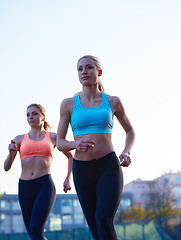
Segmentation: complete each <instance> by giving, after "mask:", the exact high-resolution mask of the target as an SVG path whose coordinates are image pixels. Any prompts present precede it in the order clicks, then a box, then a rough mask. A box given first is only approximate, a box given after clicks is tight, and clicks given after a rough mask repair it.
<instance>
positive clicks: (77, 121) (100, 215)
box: [57, 55, 135, 240]
mask: <svg viewBox="0 0 181 240" xmlns="http://www.w3.org/2000/svg"><path fill="white" fill-rule="evenodd" d="M77 70H78V76H79V81H80V83H81V84H82V91H81V92H80V93H79V94H77V95H75V96H74V97H71V98H67V99H64V100H63V102H62V103H61V107H60V122H59V125H58V134H57V148H58V149H59V150H62V151H70V150H73V149H75V155H74V159H73V179H74V184H75V188H76V191H77V195H78V198H79V201H80V204H81V206H82V209H83V212H84V215H85V217H86V220H87V223H88V225H89V228H90V230H91V233H92V235H93V238H94V239H96V240H116V239H117V236H116V232H115V229H114V217H115V213H116V211H117V208H118V205H119V203H120V198H121V193H122V187H123V175H122V169H121V167H128V166H129V165H130V163H131V158H130V151H131V148H132V146H133V143H134V137H135V134H134V130H133V127H132V125H131V123H130V121H129V119H128V117H127V116H126V114H125V111H124V107H123V105H122V103H121V101H120V99H119V98H118V97H115V96H110V95H107V94H106V93H104V88H103V86H102V84H101V82H100V80H99V77H100V76H101V75H102V68H101V65H100V62H99V60H98V59H97V58H96V57H94V56H89V55H88V56H83V57H82V58H80V59H79V60H78V63H77ZM114 116H116V118H117V119H118V121H119V122H120V125H121V126H122V127H123V129H124V130H125V132H126V141H125V147H124V149H123V151H122V153H121V154H120V156H119V158H118V157H117V156H116V154H115V152H114V148H113V144H112V139H111V138H112V128H113V117H114ZM69 123H70V124H71V127H72V131H73V134H74V141H68V140H66V133H67V129H68V125H69Z"/></svg>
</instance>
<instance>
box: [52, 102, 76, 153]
mask: <svg viewBox="0 0 181 240" xmlns="http://www.w3.org/2000/svg"><path fill="white" fill-rule="evenodd" d="M73 102H74V100H73V98H67V99H64V100H63V101H62V103H61V106H60V121H59V124H58V130H57V143H56V145H57V148H58V150H60V151H71V150H73V149H75V148H76V147H75V141H67V140H66V135H67V131H68V126H69V122H70V117H71V109H72V106H73Z"/></svg>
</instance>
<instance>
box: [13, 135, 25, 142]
mask: <svg viewBox="0 0 181 240" xmlns="http://www.w3.org/2000/svg"><path fill="white" fill-rule="evenodd" d="M24 136H25V134H21V135H17V136H16V137H15V138H14V140H15V141H16V142H20V143H21V142H22V140H23V138H24Z"/></svg>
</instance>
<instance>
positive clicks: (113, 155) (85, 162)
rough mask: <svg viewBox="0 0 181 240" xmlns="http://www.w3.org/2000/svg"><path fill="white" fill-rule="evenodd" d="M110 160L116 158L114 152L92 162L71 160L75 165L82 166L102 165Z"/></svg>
mask: <svg viewBox="0 0 181 240" xmlns="http://www.w3.org/2000/svg"><path fill="white" fill-rule="evenodd" d="M112 158H117V156H116V153H115V152H110V153H108V154H106V155H105V156H103V157H101V158H94V159H92V160H86V161H82V160H77V159H75V158H73V162H74V163H75V164H82V165H83V164H95V163H102V162H105V161H108V160H112Z"/></svg>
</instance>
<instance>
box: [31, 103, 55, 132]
mask: <svg viewBox="0 0 181 240" xmlns="http://www.w3.org/2000/svg"><path fill="white" fill-rule="evenodd" d="M30 107H36V108H37V109H38V110H39V111H40V113H41V114H42V115H43V116H44V117H46V110H45V108H44V107H43V106H42V105H41V104H37V103H32V104H30V105H29V106H28V107H27V109H28V108H30ZM43 127H44V129H45V131H48V130H49V129H51V127H50V125H49V124H48V122H46V121H44V125H43Z"/></svg>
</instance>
